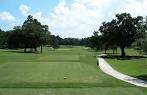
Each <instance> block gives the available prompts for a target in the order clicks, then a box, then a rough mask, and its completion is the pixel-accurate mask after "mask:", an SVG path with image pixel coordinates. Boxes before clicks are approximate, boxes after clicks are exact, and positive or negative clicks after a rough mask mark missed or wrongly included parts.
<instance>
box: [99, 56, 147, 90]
mask: <svg viewBox="0 0 147 95" xmlns="http://www.w3.org/2000/svg"><path fill="white" fill-rule="evenodd" d="M97 61H98V64H99V67H100V69H101V70H102V71H103V72H104V73H106V74H108V75H110V76H113V77H115V78H117V79H119V80H122V81H125V82H128V83H131V84H133V85H136V86H140V87H147V81H144V80H141V79H137V78H134V77H131V76H128V75H125V74H122V73H120V72H118V71H116V70H114V69H113V68H112V67H111V66H110V65H109V64H108V63H107V62H106V61H105V60H104V59H103V58H97Z"/></svg>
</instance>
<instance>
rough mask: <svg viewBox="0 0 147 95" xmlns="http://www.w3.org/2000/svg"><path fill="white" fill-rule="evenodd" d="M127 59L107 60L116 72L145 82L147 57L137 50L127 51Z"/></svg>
mask: <svg viewBox="0 0 147 95" xmlns="http://www.w3.org/2000/svg"><path fill="white" fill-rule="evenodd" d="M126 51H127V57H126V58H120V57H119V56H113V57H112V55H111V57H109V58H107V61H108V63H110V64H111V65H112V66H113V67H114V68H115V69H116V70H118V71H120V72H122V73H124V74H127V75H130V76H133V77H137V78H140V79H143V80H147V57H144V56H143V55H141V54H140V53H139V52H137V51H136V50H135V49H126Z"/></svg>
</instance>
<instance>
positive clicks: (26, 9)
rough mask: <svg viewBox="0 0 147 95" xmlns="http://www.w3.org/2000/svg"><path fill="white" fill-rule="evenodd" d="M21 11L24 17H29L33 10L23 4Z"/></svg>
mask: <svg viewBox="0 0 147 95" xmlns="http://www.w3.org/2000/svg"><path fill="white" fill-rule="evenodd" d="M19 10H20V11H21V13H22V14H23V15H25V16H27V15H28V14H29V11H30V10H31V8H30V7H29V6H27V5H24V4H22V5H20V6H19Z"/></svg>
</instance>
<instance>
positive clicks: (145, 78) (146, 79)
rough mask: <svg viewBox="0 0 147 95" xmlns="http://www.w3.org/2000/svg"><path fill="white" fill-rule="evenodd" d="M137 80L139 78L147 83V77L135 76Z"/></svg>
mask: <svg viewBox="0 0 147 95" xmlns="http://www.w3.org/2000/svg"><path fill="white" fill-rule="evenodd" d="M135 77H136V78H139V79H141V80H145V81H147V75H139V76H135Z"/></svg>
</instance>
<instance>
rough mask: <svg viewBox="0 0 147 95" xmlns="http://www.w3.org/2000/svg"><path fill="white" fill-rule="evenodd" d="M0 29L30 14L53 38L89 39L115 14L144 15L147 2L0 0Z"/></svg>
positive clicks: (22, 19)
mask: <svg viewBox="0 0 147 95" xmlns="http://www.w3.org/2000/svg"><path fill="white" fill-rule="evenodd" d="M0 4H1V5H0V28H1V29H3V30H9V29H12V28H13V27H14V26H16V25H20V24H22V23H23V22H24V20H25V19H26V17H27V16H28V15H29V14H31V15H33V17H34V18H37V19H38V20H39V21H40V22H41V23H42V24H47V25H48V26H49V28H50V31H51V33H52V34H54V35H59V36H61V37H64V38H65V37H74V38H83V37H89V36H91V35H92V34H93V31H94V30H98V28H99V26H100V25H101V23H102V22H103V21H109V20H111V19H112V18H114V17H115V14H117V13H123V12H128V13H131V15H132V16H138V15H142V16H147V7H146V6H147V0H0Z"/></svg>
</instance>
